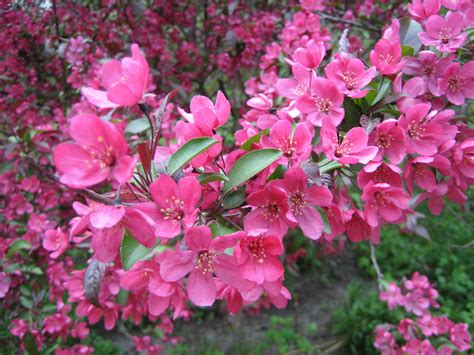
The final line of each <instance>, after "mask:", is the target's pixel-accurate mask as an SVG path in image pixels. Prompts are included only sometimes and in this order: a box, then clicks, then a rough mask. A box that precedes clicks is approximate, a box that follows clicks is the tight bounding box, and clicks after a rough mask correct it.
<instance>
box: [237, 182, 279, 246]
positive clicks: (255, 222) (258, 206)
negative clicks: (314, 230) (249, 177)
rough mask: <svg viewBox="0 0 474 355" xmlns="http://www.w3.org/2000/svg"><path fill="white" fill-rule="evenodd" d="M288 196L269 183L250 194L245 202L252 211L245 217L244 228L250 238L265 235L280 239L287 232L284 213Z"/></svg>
mask: <svg viewBox="0 0 474 355" xmlns="http://www.w3.org/2000/svg"><path fill="white" fill-rule="evenodd" d="M287 199H288V196H287V194H286V192H285V190H283V189H282V188H280V187H278V186H277V185H276V184H275V183H270V184H267V186H265V188H263V189H262V190H259V191H255V192H252V193H251V194H250V195H248V197H247V202H248V204H249V205H250V206H253V207H254V209H253V210H252V211H251V212H250V213H249V214H248V215H246V216H245V218H244V228H245V230H246V231H247V232H248V233H249V235H251V236H255V235H260V234H263V233H266V234H268V235H276V236H278V237H280V238H282V237H283V236H284V235H285V234H286V232H287V231H288V224H287V220H286V213H287V212H288V202H287Z"/></svg>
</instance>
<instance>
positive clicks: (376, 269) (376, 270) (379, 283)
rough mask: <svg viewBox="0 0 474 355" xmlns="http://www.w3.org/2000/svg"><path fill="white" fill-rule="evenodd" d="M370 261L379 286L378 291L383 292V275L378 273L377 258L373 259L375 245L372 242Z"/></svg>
mask: <svg viewBox="0 0 474 355" xmlns="http://www.w3.org/2000/svg"><path fill="white" fill-rule="evenodd" d="M370 260H371V261H372V265H373V266H374V269H375V272H376V273H377V282H378V285H379V290H380V291H383V289H384V288H383V274H382V272H381V271H380V267H379V264H378V262H377V258H376V257H375V245H374V244H373V243H372V242H370Z"/></svg>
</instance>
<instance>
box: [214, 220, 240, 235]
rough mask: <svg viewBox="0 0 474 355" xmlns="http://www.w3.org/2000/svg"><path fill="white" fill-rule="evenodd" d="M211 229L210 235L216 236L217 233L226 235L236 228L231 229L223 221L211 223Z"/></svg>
mask: <svg viewBox="0 0 474 355" xmlns="http://www.w3.org/2000/svg"><path fill="white" fill-rule="evenodd" d="M209 227H210V228H211V231H212V236H213V237H216V236H218V235H227V234H231V233H234V232H236V229H233V228H231V227H229V226H227V225H225V224H224V223H219V222H216V223H212V224H211V225H210V226H209Z"/></svg>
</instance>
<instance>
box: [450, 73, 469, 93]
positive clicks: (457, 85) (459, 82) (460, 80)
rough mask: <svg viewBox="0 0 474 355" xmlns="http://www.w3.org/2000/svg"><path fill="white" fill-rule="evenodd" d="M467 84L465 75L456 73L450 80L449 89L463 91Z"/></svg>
mask: <svg viewBox="0 0 474 355" xmlns="http://www.w3.org/2000/svg"><path fill="white" fill-rule="evenodd" d="M465 84H466V79H465V78H464V77H463V76H460V75H455V76H453V77H452V78H451V79H449V81H448V87H449V90H451V91H453V92H456V91H461V90H462V89H463V88H464V85H465Z"/></svg>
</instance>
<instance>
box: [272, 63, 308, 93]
mask: <svg viewBox="0 0 474 355" xmlns="http://www.w3.org/2000/svg"><path fill="white" fill-rule="evenodd" d="M291 71H292V72H293V77H294V79H278V81H277V83H276V88H277V91H278V94H280V95H281V96H283V97H286V98H287V99H291V100H295V99H297V98H298V97H300V96H301V95H304V94H307V93H308V92H309V89H310V84H311V81H312V80H314V79H315V78H316V74H315V73H314V72H313V71H308V70H307V69H306V68H305V67H303V66H302V65H301V64H297V63H296V64H293V65H292V67H291Z"/></svg>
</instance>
